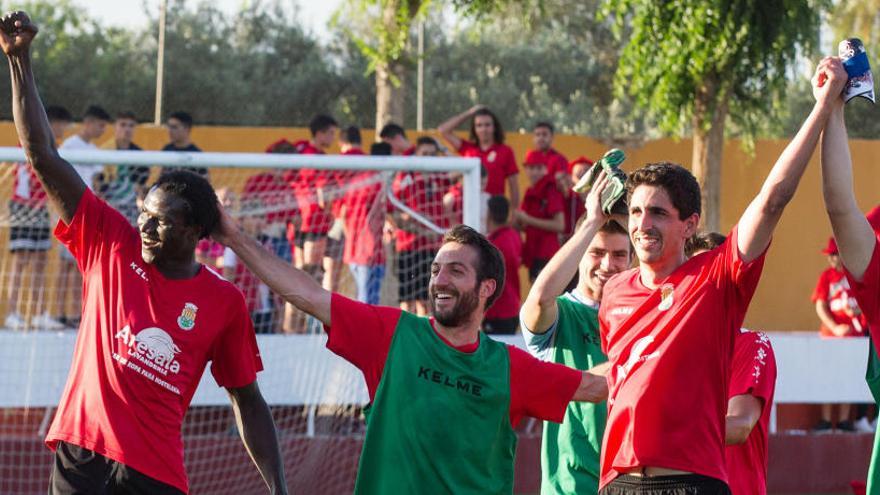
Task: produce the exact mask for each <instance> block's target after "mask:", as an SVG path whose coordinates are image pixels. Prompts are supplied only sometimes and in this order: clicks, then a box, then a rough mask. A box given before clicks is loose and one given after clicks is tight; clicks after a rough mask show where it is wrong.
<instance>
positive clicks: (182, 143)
mask: <svg viewBox="0 0 880 495" xmlns="http://www.w3.org/2000/svg"><path fill="white" fill-rule="evenodd" d="M191 143H192V141H190V140H189V138H187V139H181V140H180V141H172V142H171V144H172V145H174V147H175V148H189V145H190V144H191Z"/></svg>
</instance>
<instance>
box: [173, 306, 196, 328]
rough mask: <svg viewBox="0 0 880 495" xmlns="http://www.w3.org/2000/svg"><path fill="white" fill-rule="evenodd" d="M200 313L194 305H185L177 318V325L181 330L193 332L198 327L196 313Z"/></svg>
mask: <svg viewBox="0 0 880 495" xmlns="http://www.w3.org/2000/svg"><path fill="white" fill-rule="evenodd" d="M198 311H199V308H198V306H196V305H195V304H193V303H186V304H184V305H183V311H182V312H181V313H180V316H178V317H177V325H178V326H179V327H180V329H181V330H192V329H193V327H194V326H196V313H197V312H198Z"/></svg>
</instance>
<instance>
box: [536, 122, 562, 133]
mask: <svg viewBox="0 0 880 495" xmlns="http://www.w3.org/2000/svg"><path fill="white" fill-rule="evenodd" d="M539 127H543V128H545V129H547V130H548V131H550V134H553V133H554V132H556V129H555V128H554V127H553V124H551V123H550V122H547V121H546V120H542V121H540V122H536V123H535V127H532V131H533V132H534V131H535V130H536V129H537V128H539Z"/></svg>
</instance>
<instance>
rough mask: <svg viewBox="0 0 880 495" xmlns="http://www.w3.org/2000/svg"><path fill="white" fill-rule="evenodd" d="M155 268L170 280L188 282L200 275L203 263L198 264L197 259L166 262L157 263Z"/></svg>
mask: <svg viewBox="0 0 880 495" xmlns="http://www.w3.org/2000/svg"><path fill="white" fill-rule="evenodd" d="M154 266H155V267H156V270H159V273H161V274H162V276H163V277H165V278H167V279H169V280H186V279H190V278H193V277H195V276H196V275H198V274H199V270H200V269H201V267H202V265H201V263H197V262H196V260H195V258H190V259H188V260H179V261H164V262H159V263H156V264H155V265H154Z"/></svg>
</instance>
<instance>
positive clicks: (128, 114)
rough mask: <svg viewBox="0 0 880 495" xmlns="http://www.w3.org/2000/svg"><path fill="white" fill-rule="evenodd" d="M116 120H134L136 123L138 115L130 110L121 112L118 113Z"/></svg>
mask: <svg viewBox="0 0 880 495" xmlns="http://www.w3.org/2000/svg"><path fill="white" fill-rule="evenodd" d="M116 120H133V121H135V122H137V121H138V119H137V115H135V114H134V112H132V111H130V110H123V111H121V112H118V113H117V114H116Z"/></svg>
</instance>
